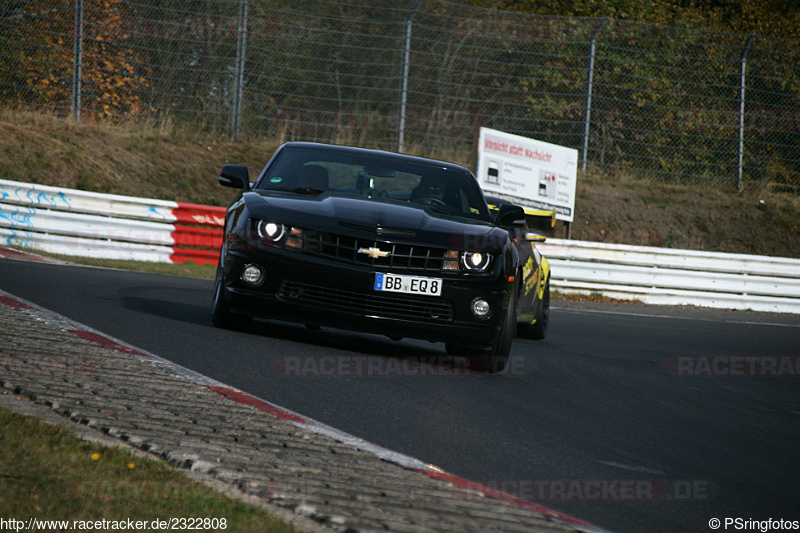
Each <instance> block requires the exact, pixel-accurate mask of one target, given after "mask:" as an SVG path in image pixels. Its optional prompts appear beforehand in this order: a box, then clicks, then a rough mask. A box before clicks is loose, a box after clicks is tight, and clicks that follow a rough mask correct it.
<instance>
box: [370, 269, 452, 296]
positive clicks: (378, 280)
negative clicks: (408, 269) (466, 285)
mask: <svg viewBox="0 0 800 533" xmlns="http://www.w3.org/2000/svg"><path fill="white" fill-rule="evenodd" d="M375 290H376V291H386V292H403V293H406V294H423V295H425V296H441V295H442V280H441V279H440V278H424V277H420V276H404V275H401V274H382V273H377V274H375Z"/></svg>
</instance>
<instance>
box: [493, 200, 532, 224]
mask: <svg viewBox="0 0 800 533" xmlns="http://www.w3.org/2000/svg"><path fill="white" fill-rule="evenodd" d="M494 222H495V224H497V225H498V226H501V227H505V228H510V227H519V228H521V227H524V226H525V210H524V209H523V208H521V207H520V206H518V205H512V204H503V205H501V206H500V209H499V210H498V211H497V216H495V217H494Z"/></svg>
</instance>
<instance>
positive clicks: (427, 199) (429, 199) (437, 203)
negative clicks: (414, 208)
mask: <svg viewBox="0 0 800 533" xmlns="http://www.w3.org/2000/svg"><path fill="white" fill-rule="evenodd" d="M414 201H415V202H417V203H418V204H422V205H427V206H431V207H447V204H446V203H444V202H443V201H441V200H439V199H438V198H434V197H433V196H423V197H422V198H417V199H416V200H414Z"/></svg>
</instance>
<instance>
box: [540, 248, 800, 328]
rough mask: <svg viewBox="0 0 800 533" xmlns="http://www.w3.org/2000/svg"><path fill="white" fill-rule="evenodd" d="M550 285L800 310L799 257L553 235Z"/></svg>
mask: <svg viewBox="0 0 800 533" xmlns="http://www.w3.org/2000/svg"><path fill="white" fill-rule="evenodd" d="M539 249H540V250H541V251H542V253H543V254H544V255H545V256H546V257H547V258H548V260H549V261H550V264H551V267H552V272H553V273H552V281H551V286H552V288H553V289H557V290H560V291H563V292H581V293H592V292H599V293H602V294H603V295H604V296H608V297H616V298H624V299H635V300H640V301H642V302H644V303H651V304H667V305H698V306H704V307H719V308H726V309H752V310H754V311H769V312H776V313H800V260H798V259H789V258H784V257H765V256H757V255H745V254H726V253H715V252H702V251H695V250H673V249H670V248H654V247H646V246H627V245H620V244H607V243H598V242H584V241H565V240H561V239H548V240H547V242H546V243H544V244H542V245H540V246H539Z"/></svg>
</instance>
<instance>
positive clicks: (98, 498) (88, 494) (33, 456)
mask: <svg viewBox="0 0 800 533" xmlns="http://www.w3.org/2000/svg"><path fill="white" fill-rule="evenodd" d="M0 479H2V482H1V485H0V486H2V488H1V489H0V517H3V518H4V519H6V520H8V519H10V518H14V519H16V520H23V521H24V520H28V519H29V518H40V519H42V520H48V521H54V520H56V521H63V520H67V521H69V523H70V525H69V527H67V528H63V527H53V528H48V529H52V530H54V531H57V530H61V529H64V530H69V529H71V530H78V529H88V528H79V527H74V525H75V524H74V522H73V521H92V522H94V521H99V520H107V521H115V520H116V521H120V522H127V521H128V520H129V519H130V520H133V521H143V522H147V523H148V524H151V523H152V521H153V520H167V521H169V520H170V519H178V520H180V519H187V520H188V519H191V518H195V519H197V518H201V519H204V518H209V519H212V518H216V519H217V522H216V525H217V526H218V527H206V528H201V529H203V530H204V531H209V530H213V531H225V532H253V533H256V532H258V533H261V532H274V533H278V532H292V531H295V528H294V527H293V526H291V525H290V524H287V523H285V522H283V521H281V520H279V519H277V518H275V517H274V516H272V515H270V514H269V513H268V512H267V511H265V510H263V509H261V508H258V507H255V506H252V505H248V504H246V503H243V502H240V501H236V500H233V499H231V498H229V497H227V496H225V495H223V494H222V493H220V492H218V491H216V490H214V489H212V488H210V487H207V486H205V485H203V484H201V483H198V482H196V481H194V480H192V479H190V478H189V477H187V476H186V475H184V474H183V473H182V472H180V471H179V470H177V469H175V468H173V467H170V466H168V465H166V464H164V463H163V462H161V461H158V460H155V459H150V458H147V457H140V456H136V455H134V454H131V453H129V452H127V451H126V450H124V449H122V448H113V447H105V446H102V445H100V444H95V443H89V442H85V441H82V440H80V439H79V438H78V437H77V436H75V435H74V434H73V433H72V432H70V431H69V430H67V429H65V428H60V427H56V426H52V425H50V424H46V423H44V422H41V421H39V420H37V419H36V418H32V417H28V416H23V415H19V414H16V413H13V412H12V411H9V410H7V409H3V408H0ZM223 519H224V527H223V526H222V520H223ZM209 524H210V525H211V523H209ZM78 526H80V524H78ZM12 529H14V528H12ZM92 529H97V528H95V527H92ZM101 529H106V530H108V529H112V528H101ZM145 529H152V528H149V527H148V528H145Z"/></svg>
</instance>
